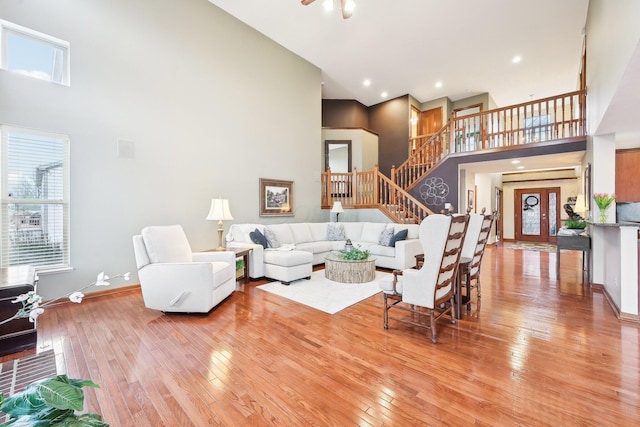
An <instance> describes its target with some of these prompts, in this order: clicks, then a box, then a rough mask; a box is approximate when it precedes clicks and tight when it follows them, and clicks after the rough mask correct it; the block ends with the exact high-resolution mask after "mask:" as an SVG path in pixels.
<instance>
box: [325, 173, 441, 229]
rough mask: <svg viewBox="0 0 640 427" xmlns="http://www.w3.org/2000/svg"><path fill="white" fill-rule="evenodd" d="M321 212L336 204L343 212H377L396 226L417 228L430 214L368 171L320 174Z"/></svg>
mask: <svg viewBox="0 0 640 427" xmlns="http://www.w3.org/2000/svg"><path fill="white" fill-rule="evenodd" d="M321 187H322V190H321V192H322V208H325V209H328V208H331V207H332V206H333V202H336V201H339V202H341V203H342V206H343V207H345V208H376V209H380V210H381V211H382V212H383V213H384V214H385V215H387V216H388V217H389V218H390V219H391V220H392V221H394V222H397V223H416V224H419V223H420V222H421V221H422V219H423V218H425V217H426V216H427V215H430V214H432V213H433V212H432V211H431V210H430V209H428V208H427V207H426V206H424V204H422V203H421V202H420V201H419V200H417V199H416V198H414V197H413V196H412V195H411V194H409V193H407V192H406V191H405V190H403V189H402V188H401V187H399V186H398V185H397V184H396V183H394V182H393V181H391V179H389V178H388V177H386V176H384V175H383V174H382V173H381V172H380V171H379V170H378V168H377V167H376V168H374V170H372V171H366V172H358V171H357V170H354V171H353V172H349V173H334V172H331V170H327V172H322V173H321Z"/></svg>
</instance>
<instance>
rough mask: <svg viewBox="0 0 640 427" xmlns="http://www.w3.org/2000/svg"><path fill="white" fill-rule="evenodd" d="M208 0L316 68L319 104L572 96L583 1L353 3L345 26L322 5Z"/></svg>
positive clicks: (376, 0) (296, 0)
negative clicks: (407, 97) (406, 97)
mask: <svg viewBox="0 0 640 427" xmlns="http://www.w3.org/2000/svg"><path fill="white" fill-rule="evenodd" d="M209 1H210V2H211V3H213V4H215V5H216V6H218V7H220V8H222V9H223V10H225V11H227V12H228V13H230V14H231V15H233V16H235V17H236V18H238V19H239V20H241V21H243V22H245V23H246V24H248V25H250V26H251V27H253V28H255V29H256V30H258V31H260V32H261V33H263V34H264V35H266V36H267V37H269V38H271V39H272V40H274V41H276V42H277V43H279V44H281V45H282V46H284V47H286V48H287V49H289V50H291V51H292V52H294V53H296V54H298V55H299V56H301V57H302V58H304V59H306V60H308V61H309V62H311V63H313V64H315V65H316V66H318V67H319V68H320V69H321V70H322V76H323V83H324V84H323V98H325V99H356V100H358V101H360V102H361V103H363V104H364V105H367V106H370V105H373V104H377V103H379V102H382V101H384V98H381V96H380V94H381V92H383V91H386V92H387V93H388V98H387V99H392V98H395V97H397V96H402V95H406V94H410V95H412V96H414V97H415V98H416V99H418V101H420V102H425V101H430V100H432V99H437V98H440V97H443V96H448V97H449V98H450V99H452V100H458V99H462V98H467V97H469V96H473V95H477V94H480V93H485V92H488V93H489V94H490V95H491V96H492V97H493V99H494V100H495V102H496V104H497V105H498V106H506V105H510V104H516V103H520V102H525V101H528V100H530V99H532V98H533V99H538V98H544V97H547V96H551V95H556V94H560V93H564V92H570V91H573V90H576V89H577V85H578V73H579V66H580V57H581V52H582V42H583V36H582V29H583V27H584V25H585V21H586V15H587V7H588V0H394V1H391V0H355V2H356V8H355V11H354V13H353V16H352V17H351V18H350V19H346V20H345V19H342V17H341V15H340V11H339V7H337V8H336V9H335V10H334V11H333V12H332V13H327V12H326V11H325V9H324V7H323V5H322V2H323V0H316V1H315V2H314V3H312V4H311V5H308V6H303V5H301V4H300V0H242V1H240V0H209ZM334 1H335V3H336V5H339V3H340V2H339V1H338V0H334ZM515 55H519V56H521V57H522V61H521V62H520V63H518V64H514V63H512V62H511V60H512V58H513V57H514V56H515ZM365 79H370V80H371V86H369V87H365V86H363V84H362V82H363V81H364V80H365ZM438 81H440V82H442V87H441V88H436V87H435V83H436V82H438Z"/></svg>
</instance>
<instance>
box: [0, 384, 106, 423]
mask: <svg viewBox="0 0 640 427" xmlns="http://www.w3.org/2000/svg"><path fill="white" fill-rule="evenodd" d="M83 387H95V388H99V387H100V386H98V385H97V384H95V383H94V382H93V381H90V380H82V379H73V378H69V377H67V376H66V375H58V376H56V377H54V378H47V379H44V380H40V381H36V382H34V383H32V384H30V385H28V386H27V387H26V388H25V389H24V391H22V392H21V393H17V394H14V395H13V396H9V397H7V398H6V399H5V398H4V396H3V395H2V394H0V411H2V412H4V413H5V414H8V415H9V417H10V418H9V420H8V421H6V422H4V423H3V424H0V427H5V426H11V427H22V426H60V427H64V426H69V427H71V426H74V427H108V426H109V424H107V423H105V422H104V421H102V417H101V416H100V415H98V414H77V413H76V411H82V410H83V409H84V391H83V390H82V388H83Z"/></svg>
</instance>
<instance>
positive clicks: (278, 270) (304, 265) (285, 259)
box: [264, 250, 313, 285]
mask: <svg viewBox="0 0 640 427" xmlns="http://www.w3.org/2000/svg"><path fill="white" fill-rule="evenodd" d="M312 263H313V254H312V253H311V252H305V251H296V250H293V251H278V250H267V251H264V275H265V276H266V277H268V278H270V279H274V280H278V281H280V282H282V284H283V285H288V284H289V283H291V282H293V281H294V280H298V279H303V278H306V279H310V278H311V270H312Z"/></svg>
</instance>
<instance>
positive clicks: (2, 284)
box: [0, 265, 38, 356]
mask: <svg viewBox="0 0 640 427" xmlns="http://www.w3.org/2000/svg"><path fill="white" fill-rule="evenodd" d="M37 283H38V275H37V274H36V270H35V268H33V267H32V266H30V265H22V266H15V267H9V268H2V269H0V320H4V319H8V318H10V317H11V316H13V315H14V314H16V312H17V311H18V309H19V308H20V307H22V305H21V304H20V303H16V304H14V303H12V302H11V301H13V300H14V299H16V297H17V296H19V295H21V294H26V293H27V292H29V291H34V292H35V291H37V290H36V287H37ZM37 341H38V335H37V330H36V323H31V322H30V321H29V319H28V318H22V319H14V320H12V321H10V322H8V323H5V324H4V325H0V356H5V355H7V354H11V353H17V352H19V351H24V350H29V349H32V348H35V346H36V343H37Z"/></svg>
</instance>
